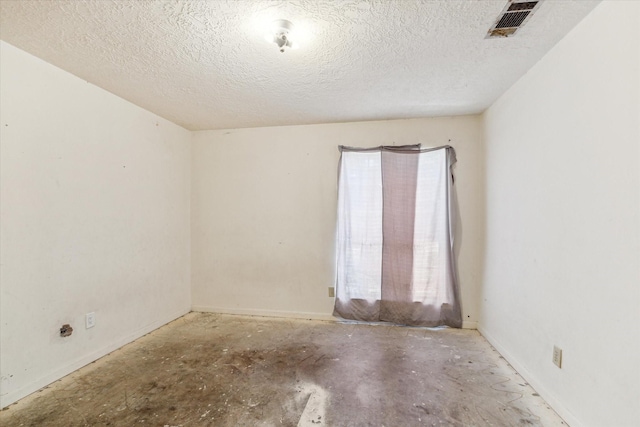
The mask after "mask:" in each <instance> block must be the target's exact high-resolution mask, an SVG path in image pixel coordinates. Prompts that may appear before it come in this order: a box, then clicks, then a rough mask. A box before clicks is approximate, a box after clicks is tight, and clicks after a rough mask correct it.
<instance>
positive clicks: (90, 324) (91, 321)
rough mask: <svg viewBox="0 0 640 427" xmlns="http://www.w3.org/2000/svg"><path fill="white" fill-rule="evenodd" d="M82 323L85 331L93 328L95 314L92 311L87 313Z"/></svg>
mask: <svg viewBox="0 0 640 427" xmlns="http://www.w3.org/2000/svg"><path fill="white" fill-rule="evenodd" d="M84 321H85V325H86V326H87V329H89V328H93V327H94V326H96V313H94V312H93V311H92V312H91V313H87V314H86V315H85V318H84Z"/></svg>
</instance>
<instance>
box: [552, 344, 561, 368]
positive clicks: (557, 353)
mask: <svg viewBox="0 0 640 427" xmlns="http://www.w3.org/2000/svg"><path fill="white" fill-rule="evenodd" d="M553 363H554V365H556V366H557V367H558V368H562V349H561V348H558V347H556V346H555V345H554V346H553Z"/></svg>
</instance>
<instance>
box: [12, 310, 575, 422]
mask: <svg viewBox="0 0 640 427" xmlns="http://www.w3.org/2000/svg"><path fill="white" fill-rule="evenodd" d="M0 424H1V425H2V426H6V427H8V426H139V425H149V426H185V427H186V426H262V425H266V426H296V425H298V426H322V425H324V426H387V427H397V426H418V425H428V426H434V425H438V426H439V425H447V426H490V425H492V426H521V425H534V426H559V425H564V422H563V421H562V419H560V418H559V417H558V415H556V414H555V412H553V410H551V409H550V408H549V407H548V405H547V404H546V403H545V402H544V400H542V398H540V397H539V396H538V395H537V394H536V393H535V391H534V390H533V389H532V388H531V387H530V386H529V385H528V384H527V383H525V382H524V380H523V379H522V378H521V377H520V376H519V375H518V374H517V373H515V371H514V370H513V369H512V368H511V367H510V366H509V365H508V364H507V363H506V362H505V361H504V359H502V358H501V356H500V355H499V354H498V353H497V352H496V351H495V350H494V349H493V348H492V347H491V346H490V345H489V344H488V343H487V342H486V341H485V340H484V339H483V338H482V337H481V336H480V335H479V334H478V333H477V332H476V331H469V330H452V329H443V330H430V329H425V328H407V327H397V326H369V325H362V324H341V323H336V322H320V321H305V320H291V319H272V318H261V317H245V316H229V315H218V314H205V313H191V314H188V315H186V316H184V317H182V318H180V319H178V320H176V321H174V322H172V323H170V324H168V325H166V326H164V327H162V328H160V329H158V330H157V331H155V332H153V333H151V334H148V335H146V336H144V337H142V338H140V339H139V340H137V341H136V342H134V343H132V344H129V345H127V346H125V347H123V348H121V349H120V350H117V351H115V352H113V353H111V354H110V355H108V356H106V357H104V358H102V359H100V360H98V361H97V362H94V363H92V364H90V365H89V366H87V367H85V368H83V369H81V370H79V371H76V372H74V373H73V374H71V375H69V376H67V377H65V378H63V379H61V380H60V381H57V382H55V383H54V384H52V385H50V386H49V387H47V388H45V389H43V390H42V391H40V392H38V393H35V394H33V395H31V396H29V397H27V398H25V399H23V400H21V401H20V402H18V403H16V404H14V405H12V406H10V407H9V408H8V409H5V410H4V411H2V412H0Z"/></svg>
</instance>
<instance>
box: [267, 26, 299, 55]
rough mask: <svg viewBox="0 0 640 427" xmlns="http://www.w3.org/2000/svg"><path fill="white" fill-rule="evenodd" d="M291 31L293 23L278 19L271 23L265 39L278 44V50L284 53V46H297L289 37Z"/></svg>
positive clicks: (293, 47) (292, 47)
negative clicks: (269, 31)
mask: <svg viewBox="0 0 640 427" xmlns="http://www.w3.org/2000/svg"><path fill="white" fill-rule="evenodd" d="M292 31H293V23H291V21H287V20H286V19H278V20H276V21H273V24H271V33H269V34H267V36H266V39H267V41H268V42H272V43H275V44H277V45H278V49H280V52H282V53H284V51H285V49H286V48H290V49H296V48H297V46H296V45H295V44H294V41H293V40H292V39H291V33H292Z"/></svg>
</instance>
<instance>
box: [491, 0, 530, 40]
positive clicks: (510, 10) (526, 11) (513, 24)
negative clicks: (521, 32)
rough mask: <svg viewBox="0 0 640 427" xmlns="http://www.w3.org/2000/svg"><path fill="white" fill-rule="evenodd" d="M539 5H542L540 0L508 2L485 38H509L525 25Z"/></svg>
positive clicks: (510, 0) (513, 0) (512, 0)
mask: <svg viewBox="0 0 640 427" xmlns="http://www.w3.org/2000/svg"><path fill="white" fill-rule="evenodd" d="M540 3H542V0H538V1H523V0H509V1H508V2H507V5H506V6H505V7H504V9H503V10H502V12H501V13H500V15H498V19H496V22H494V24H493V25H492V26H491V28H490V29H489V32H488V33H487V36H486V37H485V38H487V39H494V38H502V37H511V36H512V35H514V34H515V33H516V31H518V29H519V28H521V27H522V26H523V25H524V24H526V23H527V21H528V20H529V19H530V18H531V15H533V12H535V10H536V9H537V7H538V5H539V4H540Z"/></svg>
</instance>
